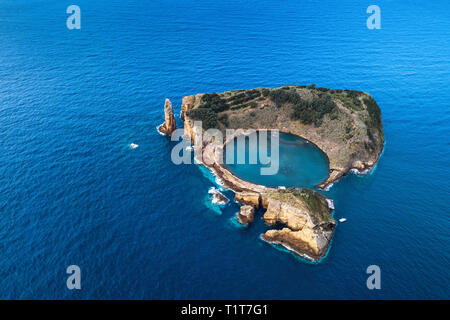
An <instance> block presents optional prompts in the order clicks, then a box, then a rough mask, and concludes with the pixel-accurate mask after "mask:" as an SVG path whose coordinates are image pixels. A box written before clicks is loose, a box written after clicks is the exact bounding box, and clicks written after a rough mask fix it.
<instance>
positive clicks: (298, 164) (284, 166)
mask: <svg viewBox="0 0 450 320" xmlns="http://www.w3.org/2000/svg"><path fill="white" fill-rule="evenodd" d="M257 136H258V141H259V140H261V137H260V136H259V134H258V135H257ZM278 137H279V138H278V142H279V148H278V150H279V159H278V162H279V164H278V166H276V167H278V172H276V174H271V175H264V174H261V168H269V166H270V164H262V163H261V161H260V160H261V159H260V157H259V156H258V155H259V152H260V150H259V146H260V144H259V143H258V145H257V146H256V148H250V139H249V138H246V139H245V144H239V143H238V139H235V140H234V141H233V142H232V143H233V144H234V146H233V150H234V153H233V154H234V157H233V163H232V164H229V163H226V162H225V165H226V166H227V167H228V168H229V169H230V171H231V172H233V173H234V174H236V175H237V176H238V177H240V178H242V179H244V180H247V181H250V182H254V183H257V184H262V185H265V186H268V187H274V188H276V187H279V186H284V187H308V188H312V187H314V186H316V185H318V184H320V183H321V182H323V180H325V179H326V178H327V176H328V171H329V168H328V159H327V156H326V155H325V154H324V153H323V152H322V151H321V150H320V149H319V148H318V147H316V146H315V145H314V144H312V143H310V142H309V141H307V140H305V139H302V138H300V137H297V136H294V135H291V134H286V133H279V134H278ZM266 141H267V155H268V157H269V158H270V157H271V155H272V154H271V150H272V149H271V141H272V140H271V135H270V133H268V134H267V139H266ZM226 152H227V148H225V152H224V154H225V160H226ZM239 152H241V153H242V154H243V155H245V159H244V160H245V162H244V163H243V164H238V154H239ZM252 152H255V154H254V158H255V159H256V160H257V163H253V164H252V163H250V158H251V156H250V154H251V153H252ZM264 154H266V153H264ZM274 173H275V172H274Z"/></svg>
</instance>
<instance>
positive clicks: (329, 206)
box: [326, 199, 334, 210]
mask: <svg viewBox="0 0 450 320" xmlns="http://www.w3.org/2000/svg"><path fill="white" fill-rule="evenodd" d="M326 200H327V204H328V208H330V209H331V210H334V202H333V200H331V199H326Z"/></svg>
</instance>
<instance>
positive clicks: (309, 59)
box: [0, 0, 450, 299]
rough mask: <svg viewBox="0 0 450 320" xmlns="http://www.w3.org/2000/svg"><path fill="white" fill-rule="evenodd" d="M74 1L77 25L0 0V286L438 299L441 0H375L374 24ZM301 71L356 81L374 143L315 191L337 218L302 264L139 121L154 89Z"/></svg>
mask: <svg viewBox="0 0 450 320" xmlns="http://www.w3.org/2000/svg"><path fill="white" fill-rule="evenodd" d="M76 4H78V5H79V6H80V7H81V10H82V29H81V30H80V31H79V32H78V31H69V30H67V29H66V26H65V22H66V17H67V15H66V13H65V12H66V7H67V5H68V3H67V2H64V1H42V0H3V1H1V4H0V142H1V143H0V195H1V196H0V298H68V299H86V298H217V299H220V298H234V299H239V298H255V299H256V298H285V299H298V298H322V299H325V298H338V299H345V298H367V299H375V298H385V299H387V298H397V299H406V298H448V297H449V296H450V294H449V287H450V284H449V281H450V280H449V279H450V271H449V268H448V266H449V264H450V252H449V250H448V248H449V243H450V235H449V230H450V223H449V221H450V219H449V208H448V198H449V194H450V166H449V162H450V153H449V152H450V137H449V134H448V133H449V131H450V102H449V101H450V91H449V90H448V87H449V83H450V59H449V52H450V15H449V14H448V12H449V11H450V3H449V1H447V0H436V1H425V0H418V1H414V6H412V5H411V4H410V2H407V1H387V0H379V1H377V5H379V6H380V7H381V9H382V29H381V30H368V29H367V28H366V19H367V14H366V8H367V6H368V5H369V4H368V3H367V4H363V3H361V2H359V1H350V0H339V1H338V0H336V1H298V0H296V1H294V0H288V1H275V0H268V1H265V2H264V5H262V4H261V1H254V0H249V1H235V0H230V1H226V2H223V1H205V0H195V1H193V0H183V1H181V0H167V1H145V2H144V1H140V0H127V1H123V0H108V1H106V0H98V1H88V0H77V1H76ZM311 83H316V84H317V85H318V86H323V87H331V88H348V89H355V90H363V91H367V92H369V93H371V94H372V95H373V97H374V98H375V99H376V101H377V102H378V104H379V105H380V107H381V110H382V115H383V125H384V132H385V137H386V141H387V143H386V147H385V152H384V154H383V157H382V158H381V161H380V162H379V163H378V166H377V169H376V171H375V172H374V174H372V175H367V176H363V177H359V176H356V175H348V176H346V177H345V178H343V179H342V180H341V181H339V182H338V183H336V184H335V185H334V186H333V187H332V188H331V190H330V191H329V192H326V195H327V197H329V198H331V199H333V200H334V201H335V205H336V212H335V215H336V218H340V217H346V218H347V222H345V223H343V224H339V225H338V226H337V228H336V232H335V235H334V238H333V245H332V248H331V250H330V252H329V254H328V256H327V258H326V259H325V260H324V261H323V262H322V263H320V264H317V265H311V264H306V263H303V262H302V261H300V260H299V259H296V258H295V257H294V256H292V255H291V254H287V253H285V252H283V251H280V250H275V249H274V248H273V247H272V246H270V245H268V244H266V243H265V242H263V241H261V240H260V239H259V236H260V234H261V233H262V232H264V231H265V230H266V229H267V227H266V226H265V225H264V224H263V223H262V221H261V219H260V216H259V215H258V216H257V218H256V222H255V224H254V225H251V226H250V227H249V228H245V229H243V228H236V227H235V226H234V225H233V224H232V223H231V222H230V219H232V217H233V216H234V214H235V213H236V212H237V210H238V208H237V205H236V204H235V203H234V202H230V203H229V204H228V205H226V206H225V207H224V208H221V209H220V210H221V214H216V213H215V212H214V211H213V210H211V209H210V208H209V207H208V206H209V205H210V204H208V206H207V205H206V204H207V203H208V201H209V199H208V189H209V188H210V187H212V186H214V185H215V182H214V181H215V180H214V178H211V177H209V176H208V172H207V171H206V172H205V171H202V170H199V168H198V167H197V166H194V165H180V166H177V165H174V164H173V163H172V162H171V161H170V152H171V149H172V147H173V146H174V145H175V143H174V142H171V141H169V139H168V138H167V137H164V136H161V135H159V134H158V133H157V131H156V130H155V127H156V126H157V125H159V124H161V123H162V122H163V105H164V98H166V97H168V98H170V99H171V100H172V101H173V103H174V106H175V113H179V112H180V104H181V97H182V96H183V95H188V94H195V93H200V92H214V91H216V92H222V91H226V90H233V89H240V88H254V87H279V86H282V85H284V84H299V85H302V84H306V85H308V84H311ZM177 121H178V123H177V124H178V126H179V127H180V126H182V123H181V122H180V121H179V119H177ZM130 143H135V144H138V145H139V148H137V149H130V148H129V145H130ZM70 264H77V265H79V266H80V268H81V271H82V290H80V291H69V290H68V289H67V288H66V276H67V275H66V268H67V266H68V265H70ZM371 264H376V265H379V266H380V268H381V272H382V274H381V277H382V280H381V285H382V289H381V290H379V291H376V290H368V289H367V287H366V279H367V277H368V275H367V274H366V268H367V267H368V266H369V265H371Z"/></svg>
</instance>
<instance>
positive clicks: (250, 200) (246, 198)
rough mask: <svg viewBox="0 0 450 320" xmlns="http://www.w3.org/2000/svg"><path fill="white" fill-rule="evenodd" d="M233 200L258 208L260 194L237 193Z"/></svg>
mask: <svg viewBox="0 0 450 320" xmlns="http://www.w3.org/2000/svg"><path fill="white" fill-rule="evenodd" d="M234 200H236V201H238V202H240V203H242V204H244V205H250V206H253V207H255V208H259V202H260V194H259V193H256V192H237V193H236V196H235V197H234Z"/></svg>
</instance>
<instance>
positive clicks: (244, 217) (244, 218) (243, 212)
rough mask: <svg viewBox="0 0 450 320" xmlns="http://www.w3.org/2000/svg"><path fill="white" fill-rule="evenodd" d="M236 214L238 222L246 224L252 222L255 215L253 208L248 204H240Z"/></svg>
mask: <svg viewBox="0 0 450 320" xmlns="http://www.w3.org/2000/svg"><path fill="white" fill-rule="evenodd" d="M236 216H237V218H238V220H239V223H240V224H244V225H247V224H249V223H252V222H253V219H254V216H255V208H254V207H252V206H248V205H245V206H242V207H241V209H240V211H239V212H238V213H237V214H236Z"/></svg>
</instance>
